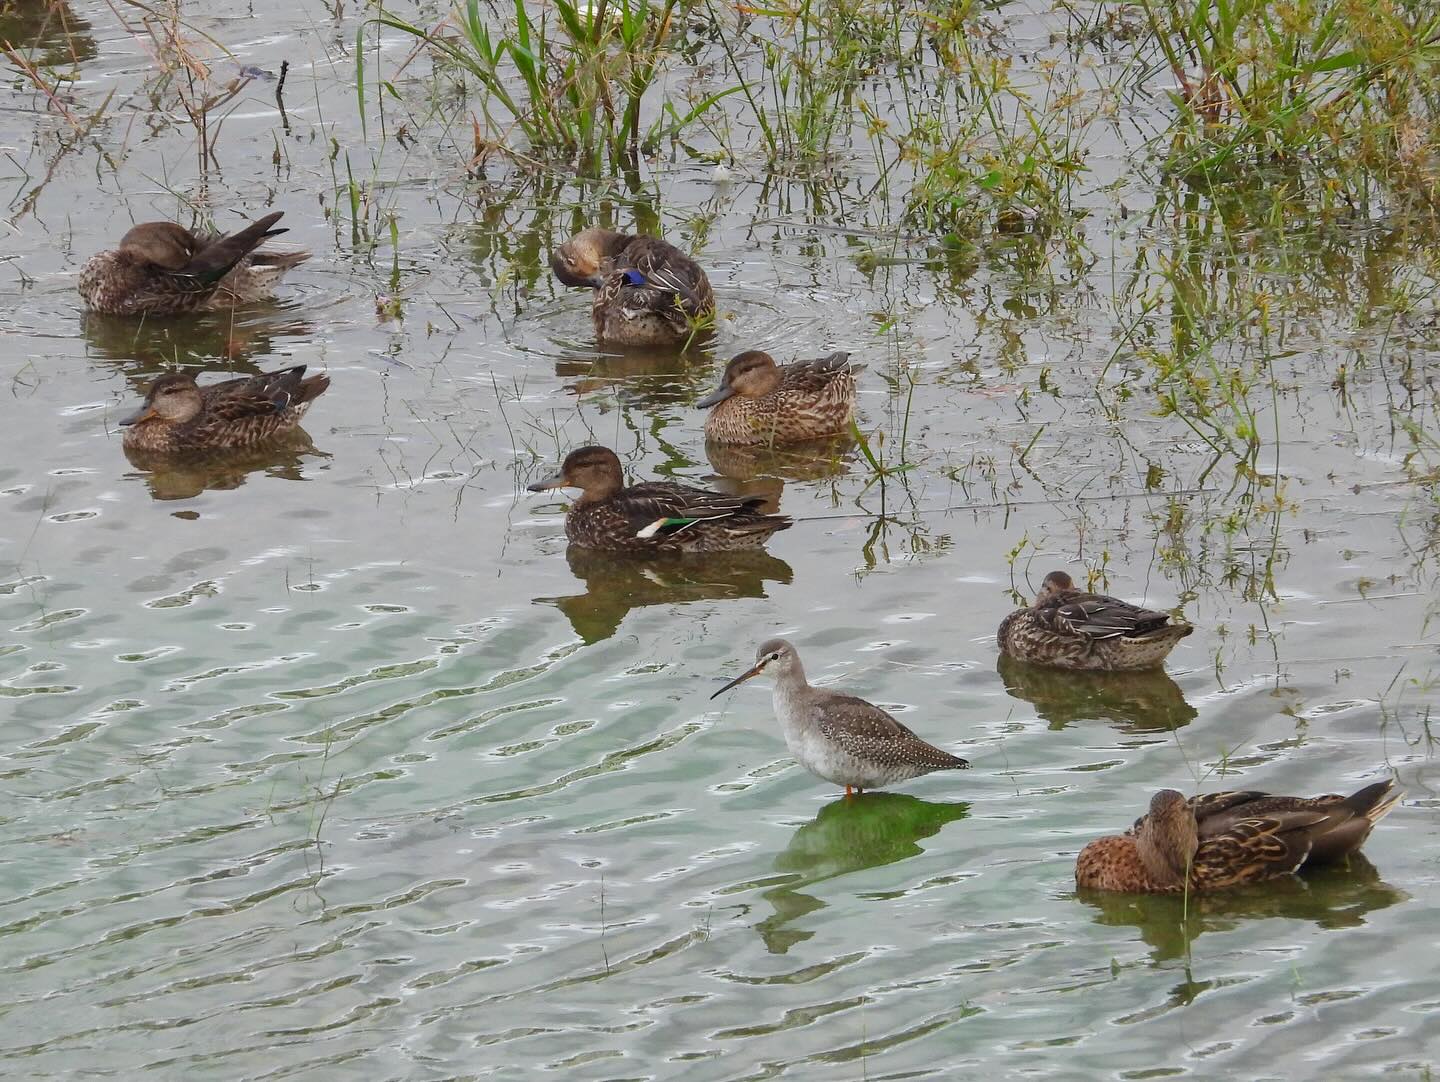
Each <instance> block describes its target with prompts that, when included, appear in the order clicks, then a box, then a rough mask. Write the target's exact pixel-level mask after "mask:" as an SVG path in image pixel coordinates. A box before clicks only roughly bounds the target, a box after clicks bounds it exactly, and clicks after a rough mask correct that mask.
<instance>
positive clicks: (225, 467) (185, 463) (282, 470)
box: [125, 428, 330, 500]
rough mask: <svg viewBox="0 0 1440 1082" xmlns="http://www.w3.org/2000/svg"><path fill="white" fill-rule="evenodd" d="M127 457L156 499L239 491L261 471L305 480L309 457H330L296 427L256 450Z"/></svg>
mask: <svg viewBox="0 0 1440 1082" xmlns="http://www.w3.org/2000/svg"><path fill="white" fill-rule="evenodd" d="M125 457H126V458H128V459H129V460H130V464H131V465H132V466H134V467H135V468H136V469H138V470H141V471H143V473H142V474H141V475H140V476H143V477H144V479H145V485H146V487H147V488H148V489H149V490H150V496H151V498H152V499H156V500H188V499H191V498H192V497H195V496H198V495H200V493H202V492H205V491H207V490H209V489H217V490H218V489H232V488H239V487H240V486H241V485H243V484H244V483H245V482H246V480H247V479H248V478H249V476H250V474H252V473H258V472H260V471H264V473H265V474H266V475H267V476H269V477H281V478H285V479H287V480H290V481H303V480H304V479H305V476H304V460H305V459H306V458H312V457H317V458H329V457H330V456H329V455H327V454H325V453H324V452H323V451H321V450H319V449H318V448H316V446H315V444H314V443H313V442H312V441H311V439H310V436H309V435H308V434H307V433H306V432H305V430H304V429H302V428H295V429H291V430H290V431H288V432H286V433H284V434H283V435H281V436H278V437H276V438H275V439H273V440H270V441H268V442H267V443H266V444H265V446H264V448H262V449H257V450H252V451H243V452H234V451H231V452H227V453H226V454H224V455H220V454H216V455H209V456H194V457H182V458H176V457H171V456H165V455H156V454H153V453H147V452H145V451H135V450H131V449H129V448H126V450H125ZM132 476H135V475H132Z"/></svg>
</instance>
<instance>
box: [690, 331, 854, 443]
mask: <svg viewBox="0 0 1440 1082" xmlns="http://www.w3.org/2000/svg"><path fill="white" fill-rule="evenodd" d="M864 367H865V366H864V365H863V364H851V363H850V354H848V353H832V354H830V356H828V357H822V358H820V359H819V360H815V361H796V362H795V363H794V364H787V365H783V366H782V365H777V364H776V363H775V358H773V357H771V356H770V354H768V353H764V352H762V351H760V350H748V351H747V352H745V353H741V354H740V355H738V356H737V357H735V358H733V359H732V360H731V361H730V363H729V364H727V365H726V366H725V375H724V376H723V377H721V380H720V386H719V387H718V388H716V389H715V390H714V391H712V392H711V393H710V394H708V395H706V396H705V397H704V398H702V399H700V401H698V402H696V403H695V405H696V407H697V408H699V409H710V416H709V417H707V418H705V438H706V439H707V440H710V441H712V442H714V443H723V444H777V443H796V442H799V441H802V440H815V439H823V438H825V437H826V436H836V435H839V434H840V433H842V432H847V431H849V428H850V419H851V418H852V417H853V416H854V415H855V374H856V373H857V372H860V371H861V370H863V369H864ZM711 407H714V408H713V409H711Z"/></svg>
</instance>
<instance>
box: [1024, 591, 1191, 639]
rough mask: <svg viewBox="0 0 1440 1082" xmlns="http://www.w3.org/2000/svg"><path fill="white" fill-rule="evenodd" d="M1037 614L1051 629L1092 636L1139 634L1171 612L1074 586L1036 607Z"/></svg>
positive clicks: (1156, 625) (1161, 624)
mask: <svg viewBox="0 0 1440 1082" xmlns="http://www.w3.org/2000/svg"><path fill="white" fill-rule="evenodd" d="M1034 612H1035V615H1036V616H1037V617H1038V618H1039V619H1040V620H1041V621H1042V623H1044V624H1045V625H1047V626H1048V627H1049V628H1050V629H1051V630H1053V631H1058V632H1060V633H1061V634H1065V635H1081V636H1084V637H1086V638H1090V639H1113V638H1115V637H1117V636H1124V637H1125V638H1136V637H1138V636H1141V635H1146V634H1148V633H1150V632H1152V631H1155V630H1157V629H1158V628H1162V627H1164V626H1165V625H1166V624H1168V623H1169V622H1170V614H1169V613H1167V612H1156V611H1155V610H1154V609H1142V608H1141V607H1140V606H1139V605H1132V604H1130V602H1128V601H1121V600H1120V599H1119V598H1118V597H1106V596H1105V595H1104V594H1087V593H1082V592H1081V591H1079V590H1071V591H1067V592H1065V593H1062V594H1059V595H1057V596H1056V597H1054V598H1052V599H1050V600H1049V601H1047V602H1045V603H1044V604H1042V605H1040V606H1038V607H1036V609H1035V610H1034Z"/></svg>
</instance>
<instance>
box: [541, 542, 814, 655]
mask: <svg viewBox="0 0 1440 1082" xmlns="http://www.w3.org/2000/svg"><path fill="white" fill-rule="evenodd" d="M565 559H566V561H567V562H568V563H569V564H570V570H571V572H572V573H573V574H574V575H575V577H576V578H577V579H579V580H580V581H581V582H583V583H584V584H585V592H584V593H583V594H574V595H571V596H569V597H537V598H536V599H535V601H536V603H537V604H549V605H554V606H555V607H556V608H558V609H559V610H560V611H561V612H563V613H564V614H565V615H566V616H567V617H568V618H569V620H570V625H571V626H572V627H573V628H574V629H575V634H577V635H579V636H580V637H581V638H582V639H584V640H585V642H587V643H594V642H599V641H601V640H602V639H608V638H609V637H610V636H611V635H613V634H615V631H616V629H617V628H619V626H620V622H621V621H622V620H624V619H625V617H626V616H627V615H628V614H629V612H630V610H631V609H639V608H644V607H645V606H646V605H669V604H680V603H683V602H687V601H708V600H714V599H722V598H736V597H765V596H766V594H765V584H766V583H767V582H778V583H780V584H781V585H787V584H788V583H789V582H790V580H791V578H792V576H793V572H792V571H791V570H790V565H789V564H787V563H786V562H785V561H784V560H781V559H779V558H778V557H775V556H771V555H770V554H769V553H767V552H764V551H762V550H759V549H756V550H752V551H744V552H710V553H705V554H704V555H703V556H699V557H687V556H685V555H683V554H676V555H672V556H666V557H664V558H661V559H654V560H640V559H636V558H634V557H627V556H623V555H616V554H614V553H608V552H597V551H595V550H594V549H588V548H582V547H580V546H579V545H571V546H570V547H569V548H568V549H567V550H566V551H565Z"/></svg>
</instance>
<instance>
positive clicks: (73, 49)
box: [0, 0, 95, 69]
mask: <svg viewBox="0 0 1440 1082" xmlns="http://www.w3.org/2000/svg"><path fill="white" fill-rule="evenodd" d="M0 41H4V42H7V43H8V44H10V45H11V46H13V47H14V48H15V49H17V50H19V51H20V52H22V53H25V54H28V55H27V59H29V61H30V62H31V63H32V64H34V65H35V66H36V67H37V68H42V69H43V68H54V67H59V66H60V65H63V64H79V63H82V62H84V61H86V60H93V59H94V58H95V39H94V37H93V36H92V35H91V33H90V24H89V23H88V22H86V21H85V20H84V19H82V18H80V17H78V16H77V15H76V14H75V13H74V12H73V11H71V10H70V5H69V4H68V3H66V2H65V0H0Z"/></svg>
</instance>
